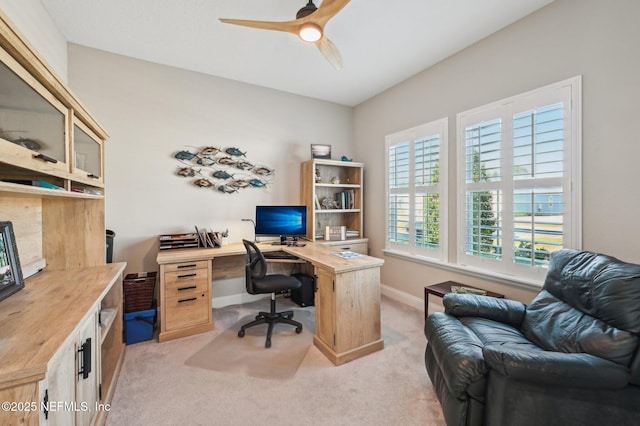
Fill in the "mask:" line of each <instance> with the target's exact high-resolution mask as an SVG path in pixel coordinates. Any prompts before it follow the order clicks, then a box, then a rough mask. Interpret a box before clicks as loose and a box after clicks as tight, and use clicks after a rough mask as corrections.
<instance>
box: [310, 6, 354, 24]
mask: <svg viewBox="0 0 640 426" xmlns="http://www.w3.org/2000/svg"><path fill="white" fill-rule="evenodd" d="M350 1H351V0H322V3H321V4H320V7H319V8H318V10H316V11H315V12H314V13H312V14H311V15H309V16H308V17H307V18H309V20H310V21H312V22H315V23H316V24H318V25H320V27H321V28H323V29H324V26H325V25H326V23H327V21H329V19H331V18H333V17H334V16H335V15H336V13H338V12H340V11H341V10H342V8H343V7H345V6H346V5H347V3H349V2H350Z"/></svg>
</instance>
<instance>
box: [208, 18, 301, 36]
mask: <svg viewBox="0 0 640 426" xmlns="http://www.w3.org/2000/svg"><path fill="white" fill-rule="evenodd" d="M220 22H224V23H225V24H233V25H241V26H243V27H251V28H258V29H261V30H274V31H285V32H288V33H293V34H297V33H298V25H299V23H298V22H297V21H286V22H270V21H248V20H245V19H226V18H220Z"/></svg>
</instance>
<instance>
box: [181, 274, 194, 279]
mask: <svg viewBox="0 0 640 426" xmlns="http://www.w3.org/2000/svg"><path fill="white" fill-rule="evenodd" d="M197 276H198V274H186V275H178V278H190V277H197Z"/></svg>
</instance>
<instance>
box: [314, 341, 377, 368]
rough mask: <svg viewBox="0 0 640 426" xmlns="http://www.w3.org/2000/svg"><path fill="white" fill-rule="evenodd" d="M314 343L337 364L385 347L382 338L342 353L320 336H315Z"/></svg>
mask: <svg viewBox="0 0 640 426" xmlns="http://www.w3.org/2000/svg"><path fill="white" fill-rule="evenodd" d="M313 344H314V345H315V346H316V347H317V348H318V349H319V350H320V352H322V353H323V354H324V356H326V357H327V358H329V360H330V361H331V362H333V363H334V364H335V365H342V364H344V363H346V362H349V361H353V360H354V359H357V358H360V357H363V356H365V355H368V354H370V353H373V352H377V351H381V350H382V349H384V341H383V340H382V339H380V340H376V341H375V342H371V343H367V344H366V345H362V346H360V347H358V348H355V349H351V350H348V351H346V352H341V353H336V352H335V351H334V350H333V349H331V347H329V346H328V345H327V344H325V343H324V342H323V341H322V340H321V339H319V338H318V336H313Z"/></svg>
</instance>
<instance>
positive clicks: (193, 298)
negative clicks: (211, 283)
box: [178, 297, 198, 303]
mask: <svg viewBox="0 0 640 426" xmlns="http://www.w3.org/2000/svg"><path fill="white" fill-rule="evenodd" d="M194 300H198V298H197V297H190V298H188V299H182V300H178V303H184V302H193V301H194Z"/></svg>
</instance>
